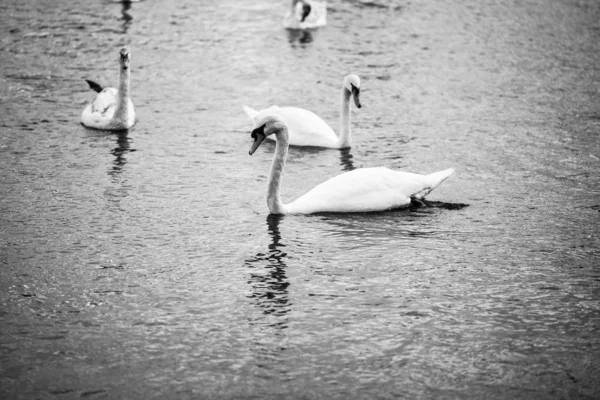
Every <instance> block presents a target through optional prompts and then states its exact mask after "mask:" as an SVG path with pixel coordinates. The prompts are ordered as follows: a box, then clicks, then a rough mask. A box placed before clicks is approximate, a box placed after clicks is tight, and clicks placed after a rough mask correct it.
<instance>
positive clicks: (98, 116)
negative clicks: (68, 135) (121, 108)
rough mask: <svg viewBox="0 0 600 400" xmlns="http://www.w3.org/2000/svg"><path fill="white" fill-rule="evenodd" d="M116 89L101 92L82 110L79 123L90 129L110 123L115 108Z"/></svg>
mask: <svg viewBox="0 0 600 400" xmlns="http://www.w3.org/2000/svg"><path fill="white" fill-rule="evenodd" d="M117 92H118V91H117V89H115V88H106V89H104V90H102V91H101V92H100V93H98V95H97V96H96V98H95V99H94V101H92V102H91V103H90V104H88V106H87V107H86V108H85V109H84V110H83V113H82V114H81V122H82V123H83V124H84V125H86V126H89V127H92V128H101V127H103V126H104V125H105V124H106V123H108V121H110V120H111V119H112V117H113V115H114V114H115V109H116V107H117Z"/></svg>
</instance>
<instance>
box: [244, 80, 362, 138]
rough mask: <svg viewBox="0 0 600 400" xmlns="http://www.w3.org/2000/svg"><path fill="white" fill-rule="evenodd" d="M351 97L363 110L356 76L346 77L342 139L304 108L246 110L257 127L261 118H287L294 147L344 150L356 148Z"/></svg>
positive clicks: (341, 123) (248, 108)
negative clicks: (351, 125)
mask: <svg viewBox="0 0 600 400" xmlns="http://www.w3.org/2000/svg"><path fill="white" fill-rule="evenodd" d="M350 97H352V98H353V99H354V104H355V105H356V107H357V108H360V107H361V105H360V78H359V77H358V76H357V75H354V74H350V75H346V76H345V77H344V81H343V83H342V108H341V111H340V136H339V137H338V136H337V135H336V134H335V132H334V131H333V129H331V127H330V126H329V125H328V124H327V122H325V121H323V119H322V118H321V117H319V116H318V115H316V114H315V113H313V112H311V111H308V110H305V109H303V108H298V107H278V106H272V107H269V108H265V109H264V110H260V111H256V110H254V109H252V108H250V107H248V106H244V111H245V112H246V114H247V115H248V117H250V119H251V120H252V122H253V123H254V124H255V125H256V122H257V121H258V120H259V119H260V118H262V117H264V116H266V115H278V116H280V117H283V119H284V120H285V121H286V122H287V126H288V134H289V144H290V145H292V146H314V147H328V148H331V149H344V148H347V147H350V146H351V145H352V141H351V135H350ZM269 139H271V138H269Z"/></svg>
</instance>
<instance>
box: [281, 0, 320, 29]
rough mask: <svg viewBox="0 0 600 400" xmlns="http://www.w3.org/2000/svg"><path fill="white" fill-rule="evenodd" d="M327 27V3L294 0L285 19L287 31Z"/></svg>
mask: <svg viewBox="0 0 600 400" xmlns="http://www.w3.org/2000/svg"><path fill="white" fill-rule="evenodd" d="M325 25H327V2H326V1H322V2H320V1H315V0H292V2H291V6H290V10H289V11H288V12H287V14H286V15H285V17H284V18H283V27H284V28H287V29H313V28H318V27H321V26H325Z"/></svg>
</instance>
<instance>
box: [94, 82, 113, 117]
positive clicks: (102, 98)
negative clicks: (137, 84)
mask: <svg viewBox="0 0 600 400" xmlns="http://www.w3.org/2000/svg"><path fill="white" fill-rule="evenodd" d="M116 106H117V89H115V88H107V89H104V90H103V91H102V92H100V93H98V95H97V96H96V98H95V99H94V101H92V113H99V114H102V115H108V114H110V115H111V117H112V114H114V112H115V111H114V109H115V107H116ZM111 111H112V112H111Z"/></svg>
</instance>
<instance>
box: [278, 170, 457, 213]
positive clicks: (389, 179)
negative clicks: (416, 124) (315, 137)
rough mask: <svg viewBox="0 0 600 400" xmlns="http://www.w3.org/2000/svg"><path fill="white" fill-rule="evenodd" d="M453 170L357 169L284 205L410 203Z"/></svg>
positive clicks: (303, 208)
mask: <svg viewBox="0 0 600 400" xmlns="http://www.w3.org/2000/svg"><path fill="white" fill-rule="evenodd" d="M453 172H454V170H453V169H448V170H444V171H439V172H437V173H433V174H430V175H421V174H413V173H409V172H401V171H392V170H390V169H388V168H384V167H378V168H361V169H355V170H353V171H350V172H346V173H343V174H340V175H338V176H335V177H333V178H331V179H329V180H327V181H325V182H323V183H321V184H320V185H318V186H316V187H315V188H314V189H312V190H311V191H309V192H308V193H306V194H305V195H304V196H302V197H300V198H299V199H297V200H296V201H294V202H293V203H291V204H289V205H287V207H288V211H287V212H289V213H292V214H294V213H297V214H311V213H316V212H368V211H382V210H390V209H393V208H399V207H405V206H408V205H410V202H411V198H419V199H420V198H422V197H424V196H425V195H427V194H428V193H429V192H431V191H432V190H433V189H434V188H435V187H437V186H438V185H439V184H440V183H441V182H442V181H444V180H445V179H446V178H447V177H448V176H450V175H451V174H452V173H453Z"/></svg>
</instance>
